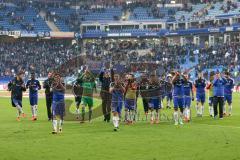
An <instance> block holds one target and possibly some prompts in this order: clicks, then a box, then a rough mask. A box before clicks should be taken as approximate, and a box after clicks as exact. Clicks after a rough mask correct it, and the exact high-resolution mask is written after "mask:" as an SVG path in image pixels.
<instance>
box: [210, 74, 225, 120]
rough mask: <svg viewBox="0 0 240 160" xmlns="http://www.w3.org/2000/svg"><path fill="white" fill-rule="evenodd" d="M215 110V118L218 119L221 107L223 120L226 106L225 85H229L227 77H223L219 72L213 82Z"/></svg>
mask: <svg viewBox="0 0 240 160" xmlns="http://www.w3.org/2000/svg"><path fill="white" fill-rule="evenodd" d="M212 83H213V96H214V97H213V109H214V118H217V115H218V107H219V118H220V119H223V105H224V85H225V84H226V83H227V80H226V79H225V77H222V76H221V73H220V72H219V71H217V73H216V76H215V78H214V80H213V82H212Z"/></svg>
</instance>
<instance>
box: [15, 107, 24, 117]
mask: <svg viewBox="0 0 240 160" xmlns="http://www.w3.org/2000/svg"><path fill="white" fill-rule="evenodd" d="M16 109H17V112H18V113H17V116H18V117H20V115H21V114H22V113H23V109H22V107H21V106H19V105H17V106H16Z"/></svg>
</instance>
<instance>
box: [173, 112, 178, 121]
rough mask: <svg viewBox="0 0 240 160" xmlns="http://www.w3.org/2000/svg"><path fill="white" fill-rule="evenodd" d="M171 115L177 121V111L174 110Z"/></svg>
mask: <svg viewBox="0 0 240 160" xmlns="http://www.w3.org/2000/svg"><path fill="white" fill-rule="evenodd" d="M173 117H174V121H175V122H178V111H174V113H173Z"/></svg>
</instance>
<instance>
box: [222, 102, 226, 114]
mask: <svg viewBox="0 0 240 160" xmlns="http://www.w3.org/2000/svg"><path fill="white" fill-rule="evenodd" d="M223 113H226V105H225V104H224V105H223Z"/></svg>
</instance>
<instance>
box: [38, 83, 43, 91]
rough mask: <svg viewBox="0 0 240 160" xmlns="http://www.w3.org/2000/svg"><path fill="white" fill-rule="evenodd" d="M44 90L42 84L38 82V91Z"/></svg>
mask: <svg viewBox="0 0 240 160" xmlns="http://www.w3.org/2000/svg"><path fill="white" fill-rule="evenodd" d="M41 89H42V86H41V84H40V82H39V81H38V90H41Z"/></svg>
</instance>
